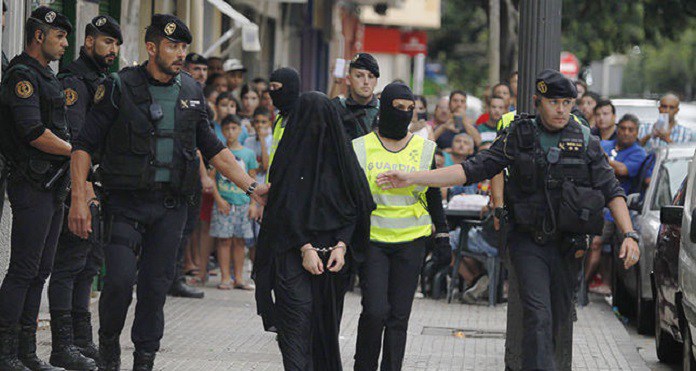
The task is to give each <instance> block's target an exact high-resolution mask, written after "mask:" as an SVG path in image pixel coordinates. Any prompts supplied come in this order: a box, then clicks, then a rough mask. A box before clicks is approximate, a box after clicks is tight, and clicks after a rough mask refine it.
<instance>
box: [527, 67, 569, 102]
mask: <svg viewBox="0 0 696 371" xmlns="http://www.w3.org/2000/svg"><path fill="white" fill-rule="evenodd" d="M536 94H537V95H539V96H542V97H544V98H549V99H556V98H576V97H577V96H578V89H577V88H576V87H575V84H574V83H573V82H572V81H570V79H569V78H566V77H565V76H563V75H562V74H561V73H560V72H558V71H556V70H552V69H546V70H543V71H541V72H540V73H539V74H538V75H537V78H536Z"/></svg>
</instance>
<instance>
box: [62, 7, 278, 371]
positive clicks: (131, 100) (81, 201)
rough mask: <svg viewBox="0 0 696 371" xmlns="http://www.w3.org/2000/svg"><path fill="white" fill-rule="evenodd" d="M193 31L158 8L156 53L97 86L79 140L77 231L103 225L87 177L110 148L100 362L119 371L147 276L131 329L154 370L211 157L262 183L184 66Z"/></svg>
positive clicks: (244, 185) (143, 361)
mask: <svg viewBox="0 0 696 371" xmlns="http://www.w3.org/2000/svg"><path fill="white" fill-rule="evenodd" d="M190 42H191V33H190V32H189V30H188V28H187V27H186V25H185V24H184V23H183V22H182V21H181V20H179V19H178V18H176V17H175V16H172V15H162V14H155V15H153V17H152V22H151V24H150V26H149V27H148V28H147V31H146V33H145V45H146V48H147V52H148V55H149V59H148V61H147V62H145V63H144V64H142V65H140V66H137V67H129V68H125V69H123V70H121V71H120V72H118V74H115V75H111V76H110V77H108V78H107V80H106V81H105V82H104V83H103V84H101V85H99V86H98V87H97V90H96V92H95V95H94V103H93V107H92V110H91V111H90V112H89V113H88V115H87V119H86V120H85V124H84V126H83V128H82V130H81V131H80V134H79V135H78V138H77V139H76V140H75V141H74V147H75V149H74V150H73V153H72V161H71V177H72V182H73V183H72V184H73V188H72V194H71V200H72V204H71V208H70V214H69V226H70V230H71V231H72V232H73V233H75V234H76V235H78V236H80V237H82V238H87V237H88V236H89V233H90V232H91V230H92V229H93V227H94V226H92V225H91V218H90V213H89V207H88V196H87V192H86V188H85V181H86V180H87V175H88V172H89V169H90V164H91V159H92V156H93V155H94V154H96V153H100V159H99V160H100V161H99V169H98V170H97V174H96V179H97V180H99V181H100V182H101V185H102V188H103V190H104V193H105V196H104V201H103V208H104V214H105V220H106V223H105V224H106V228H105V229H106V230H107V232H106V233H105V240H106V241H108V242H107V243H106V244H105V246H104V255H105V262H106V276H105V278H104V288H103V291H102V294H101V298H100V302H99V320H100V323H99V358H100V362H101V363H100V365H99V366H100V369H102V370H118V369H119V366H120V345H119V335H120V334H121V330H122V329H123V326H124V322H125V319H126V313H127V311H128V307H129V305H130V303H131V299H132V289H133V284H134V283H136V284H137V295H138V303H137V305H136V308H135V320H134V323H133V329H132V333H131V338H132V340H133V343H134V344H135V352H134V358H135V359H134V366H133V369H134V370H152V367H153V364H154V360H155V354H156V352H157V350H158V349H159V344H160V339H161V338H162V335H163V332H164V311H163V307H164V302H165V299H166V293H167V290H168V289H169V287H170V285H171V283H172V279H173V278H174V271H175V266H176V253H177V247H178V245H179V242H180V239H181V233H182V230H183V228H184V223H185V221H186V214H187V207H186V203H187V202H188V201H189V200H190V198H191V196H193V194H194V192H195V191H196V190H195V189H196V181H197V180H196V179H197V177H198V176H199V160H198V158H197V157H196V149H199V150H200V152H201V153H202V155H203V157H204V158H206V159H208V160H209V161H210V163H211V164H212V165H213V166H214V167H215V168H216V169H217V170H218V171H220V172H221V173H222V174H223V175H224V176H225V177H227V178H228V179H231V180H232V181H233V182H234V183H235V184H237V185H238V186H239V187H240V188H241V189H244V190H246V193H247V194H248V195H250V196H252V197H253V198H255V199H256V200H257V201H259V202H261V203H263V202H264V200H263V199H262V197H261V195H263V194H265V193H267V192H268V186H265V185H257V183H256V182H255V181H254V179H253V178H251V177H250V176H248V175H247V174H246V173H245V172H244V171H243V170H242V169H241V168H240V167H239V166H238V165H237V162H236V160H235V158H234V155H232V153H231V152H230V151H229V150H227V149H226V148H225V146H224V145H223V144H222V143H220V141H219V140H218V139H217V137H216V136H215V134H214V132H213V131H212V129H211V127H210V124H209V122H208V118H207V114H206V109H205V106H206V104H205V98H204V96H203V91H202V89H201V87H200V85H199V84H198V83H196V82H195V81H194V80H193V79H192V78H191V76H189V75H188V74H185V73H179V72H180V71H181V69H182V67H183V63H184V56H185V55H186V48H187V45H188V44H189V43H190Z"/></svg>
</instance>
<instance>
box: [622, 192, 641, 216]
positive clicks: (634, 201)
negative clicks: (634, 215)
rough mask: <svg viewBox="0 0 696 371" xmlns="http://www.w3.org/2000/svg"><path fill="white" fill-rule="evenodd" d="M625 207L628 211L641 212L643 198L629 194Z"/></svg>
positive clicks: (636, 194)
mask: <svg viewBox="0 0 696 371" xmlns="http://www.w3.org/2000/svg"><path fill="white" fill-rule="evenodd" d="M626 205H628V209H629V210H633V211H637V212H641V211H643V197H641V194H640V193H631V194H630V195H628V197H626Z"/></svg>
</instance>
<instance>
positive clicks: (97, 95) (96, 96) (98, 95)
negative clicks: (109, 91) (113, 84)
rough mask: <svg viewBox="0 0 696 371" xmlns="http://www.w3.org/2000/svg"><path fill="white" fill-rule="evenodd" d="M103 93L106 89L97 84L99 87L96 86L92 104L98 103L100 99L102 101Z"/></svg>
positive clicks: (102, 85)
mask: <svg viewBox="0 0 696 371" xmlns="http://www.w3.org/2000/svg"><path fill="white" fill-rule="evenodd" d="M105 91H106V89H105V88H104V84H99V86H97V91H96V92H94V103H99V102H101V100H102V99H104V92H105Z"/></svg>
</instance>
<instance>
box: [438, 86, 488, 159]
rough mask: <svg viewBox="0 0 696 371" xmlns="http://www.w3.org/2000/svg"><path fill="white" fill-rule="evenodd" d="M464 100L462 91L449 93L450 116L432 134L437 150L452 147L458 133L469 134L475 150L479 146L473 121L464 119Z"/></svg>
mask: <svg viewBox="0 0 696 371" xmlns="http://www.w3.org/2000/svg"><path fill="white" fill-rule="evenodd" d="M466 99H467V95H466V92H464V91H462V90H454V91H452V92H451V93H450V96H449V109H450V112H451V113H452V116H451V117H450V119H449V120H448V121H447V122H446V123H444V124H441V125H439V126H438V127H436V128H435V132H434V137H435V141H436V143H437V146H438V148H441V149H443V150H446V149H448V148H450V147H452V140H453V139H454V136H455V135H457V134H459V133H467V134H469V135H470V136H471V137H472V138H473V139H474V144H475V145H476V147H477V148H478V146H480V145H481V135H480V134H479V132H478V130H476V128H475V127H474V120H472V119H470V118H468V117H466Z"/></svg>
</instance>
